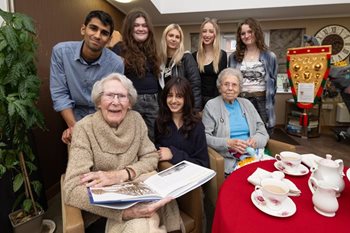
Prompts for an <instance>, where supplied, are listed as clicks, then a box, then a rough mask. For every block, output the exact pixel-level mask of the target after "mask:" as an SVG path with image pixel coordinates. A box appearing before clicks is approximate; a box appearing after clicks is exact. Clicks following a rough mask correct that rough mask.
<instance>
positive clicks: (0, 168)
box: [0, 164, 6, 179]
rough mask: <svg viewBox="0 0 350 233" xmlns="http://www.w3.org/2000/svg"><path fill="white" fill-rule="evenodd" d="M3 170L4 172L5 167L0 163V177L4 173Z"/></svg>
mask: <svg viewBox="0 0 350 233" xmlns="http://www.w3.org/2000/svg"><path fill="white" fill-rule="evenodd" d="M5 172H6V167H5V166H3V165H2V164H0V179H1V178H2V176H3V175H4V174H5Z"/></svg>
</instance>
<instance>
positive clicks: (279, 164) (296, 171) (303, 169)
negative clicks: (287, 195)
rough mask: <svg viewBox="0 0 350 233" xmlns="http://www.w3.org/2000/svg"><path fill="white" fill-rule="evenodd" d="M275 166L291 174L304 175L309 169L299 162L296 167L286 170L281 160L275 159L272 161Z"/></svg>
mask: <svg viewBox="0 0 350 233" xmlns="http://www.w3.org/2000/svg"><path fill="white" fill-rule="evenodd" d="M274 165H275V168H276V169H277V170H279V171H282V172H283V173H285V174H287V175H291V176H304V175H306V174H308V173H309V169H308V168H307V167H305V166H304V165H303V164H300V165H299V166H298V167H297V168H295V169H293V170H288V169H287V168H286V167H285V166H284V165H283V164H282V162H281V161H276V162H275V163H274Z"/></svg>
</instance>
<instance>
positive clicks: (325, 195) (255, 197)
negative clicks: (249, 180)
mask: <svg viewBox="0 0 350 233" xmlns="http://www.w3.org/2000/svg"><path fill="white" fill-rule="evenodd" d="M275 158H276V162H275V163H274V166H275V168H276V169H277V170H279V171H275V172H273V174H275V175H272V176H271V177H268V178H264V179H262V180H261V182H260V184H258V185H256V186H255V190H254V191H253V193H252V194H251V200H252V202H253V204H254V205H255V206H256V207H257V208H258V209H260V210H261V211H263V212H265V213H267V214H269V215H272V216H275V217H289V216H291V215H293V214H294V213H295V212H296V205H295V203H294V202H293V201H292V199H290V198H289V197H288V196H292V195H290V193H291V192H290V188H289V187H290V186H288V185H286V182H285V181H286V180H287V179H284V174H287V175H292V176H303V175H306V174H308V173H309V169H308V168H307V167H305V166H304V165H303V164H301V162H302V156H301V155H300V154H298V153H295V152H290V151H283V152H281V153H280V154H276V156H275ZM343 169H344V163H343V161H342V160H341V159H337V160H332V155H329V154H327V155H326V158H320V157H319V158H318V159H317V160H315V161H314V162H313V165H312V166H311V168H310V171H311V175H310V178H309V180H308V186H309V188H310V191H311V193H312V203H313V205H314V209H315V211H316V212H317V213H319V214H321V215H323V216H326V217H333V216H335V215H336V211H337V210H338V208H339V204H338V200H337V197H339V196H340V195H341V192H342V191H343V190H344V188H345V182H344V179H343V176H345V174H344V173H343ZM282 172H283V173H284V174H283V173H282ZM281 174H282V175H281ZM347 175H348V178H349V179H350V169H348V171H347ZM288 181H289V180H288ZM290 182H291V181H290ZM291 183H292V182H291ZM299 195H300V193H299Z"/></svg>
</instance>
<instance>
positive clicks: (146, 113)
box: [133, 93, 159, 142]
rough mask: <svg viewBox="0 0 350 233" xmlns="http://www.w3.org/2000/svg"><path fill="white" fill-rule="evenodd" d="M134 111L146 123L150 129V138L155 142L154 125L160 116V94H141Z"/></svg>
mask: <svg viewBox="0 0 350 233" xmlns="http://www.w3.org/2000/svg"><path fill="white" fill-rule="evenodd" d="M133 109H134V110H135V111H137V112H139V113H140V114H141V116H142V118H143V120H144V121H145V122H146V125H147V128H148V137H149V138H150V139H151V141H152V142H154V123H155V121H156V118H157V116H158V110H159V105H158V94H157V93H155V94H140V95H138V96H137V102H136V104H135V105H134V107H133Z"/></svg>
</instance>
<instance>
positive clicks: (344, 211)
mask: <svg viewBox="0 0 350 233" xmlns="http://www.w3.org/2000/svg"><path fill="white" fill-rule="evenodd" d="M275 161H276V160H267V161H261V162H256V163H251V164H249V165H246V166H244V167H242V168H240V169H238V170H236V171H234V172H233V173H232V174H231V175H230V176H229V177H228V178H227V179H226V180H225V182H224V183H223V185H222V186H221V189H220V192H219V196H218V200H217V202H216V208H215V216H214V221H213V227H212V232H213V233H216V232H218V233H219V232H220V233H228V232H236V233H237V232H238V233H254V232H258V233H262V232H269V233H273V232H276V233H277V232H278V233H281V232H283V233H288V232H290V233H296V232H308V233H311V232H317V233H321V232H325V233H326V232H327V233H329V232H337V233H338V232H344V233H345V232H350V182H349V180H348V179H347V178H346V177H344V181H345V189H344V191H343V192H342V194H341V196H340V197H339V198H338V202H339V209H338V211H337V213H336V215H335V217H331V218H330V217H325V216H322V215H320V214H318V213H317V212H316V211H315V210H314V208H313V204H312V199H311V198H312V193H311V191H310V189H309V186H308V179H309V177H310V174H311V172H309V173H308V174H307V175H304V176H290V175H286V176H285V178H287V179H289V180H291V181H292V182H293V183H294V184H295V185H296V186H297V187H298V188H299V189H300V190H301V195H300V196H299V197H290V198H291V199H292V200H293V202H294V203H295V204H296V208H297V210H296V213H295V214H294V215H292V216H290V217H285V218H280V217H273V216H270V215H268V214H266V213H264V212H262V211H260V210H259V209H258V208H256V207H255V205H254V204H253V202H252V201H251V193H252V192H253V191H254V186H253V185H252V184H250V183H249V182H248V181H247V178H248V177H249V176H250V175H251V174H252V173H253V172H254V171H255V170H256V169H257V168H258V167H260V168H262V169H265V170H267V171H270V172H272V171H276V168H275V167H274V165H273V164H274V162H275ZM345 171H346V170H345ZM345 171H344V172H345Z"/></svg>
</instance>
